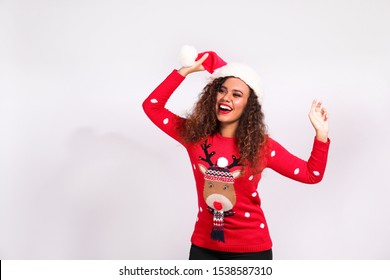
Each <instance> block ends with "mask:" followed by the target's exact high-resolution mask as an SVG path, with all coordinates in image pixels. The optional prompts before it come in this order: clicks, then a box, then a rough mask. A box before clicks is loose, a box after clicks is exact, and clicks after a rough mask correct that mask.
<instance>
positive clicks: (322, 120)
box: [309, 100, 329, 142]
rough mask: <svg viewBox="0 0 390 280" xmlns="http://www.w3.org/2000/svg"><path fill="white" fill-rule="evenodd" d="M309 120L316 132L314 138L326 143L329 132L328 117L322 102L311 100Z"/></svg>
mask: <svg viewBox="0 0 390 280" xmlns="http://www.w3.org/2000/svg"><path fill="white" fill-rule="evenodd" d="M309 119H310V122H311V124H312V125H313V127H314V129H315V130H316V138H317V139H318V140H319V141H322V142H327V141H328V132H329V116H328V111H327V110H326V109H325V108H324V107H322V102H321V101H317V100H313V103H312V104H311V109H310V112H309Z"/></svg>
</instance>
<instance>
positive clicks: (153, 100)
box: [150, 98, 158, 103]
mask: <svg viewBox="0 0 390 280" xmlns="http://www.w3.org/2000/svg"><path fill="white" fill-rule="evenodd" d="M150 102H152V103H157V102H158V100H157V99H155V98H153V99H152V100H150Z"/></svg>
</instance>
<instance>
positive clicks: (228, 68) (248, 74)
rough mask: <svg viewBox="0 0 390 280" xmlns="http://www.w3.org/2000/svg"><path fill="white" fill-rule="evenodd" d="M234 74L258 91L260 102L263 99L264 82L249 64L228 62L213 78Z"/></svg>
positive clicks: (217, 70)
mask: <svg viewBox="0 0 390 280" xmlns="http://www.w3.org/2000/svg"><path fill="white" fill-rule="evenodd" d="M227 76H233V77H236V78H239V79H241V80H242V81H243V82H245V83H246V84H247V85H248V86H249V87H251V88H252V89H253V90H254V92H255V93H256V95H257V97H258V99H259V102H260V104H262V101H263V84H262V82H261V80H260V77H259V75H258V74H257V73H256V72H255V71H254V70H253V69H252V68H250V67H249V66H247V65H245V64H241V63H228V64H227V65H225V66H222V67H220V68H218V69H216V70H215V71H214V73H213V74H212V75H211V79H212V80H214V79H215V78H221V77H227Z"/></svg>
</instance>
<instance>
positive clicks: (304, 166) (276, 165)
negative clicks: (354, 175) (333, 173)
mask: <svg viewBox="0 0 390 280" xmlns="http://www.w3.org/2000/svg"><path fill="white" fill-rule="evenodd" d="M268 140H269V146H268V156H267V158H268V160H267V167H269V168H271V169H273V170H274V171H276V172H278V173H280V174H281V175H283V176H286V177H288V178H291V179H293V180H296V181H299V182H302V183H306V184H316V183H319V182H320V181H321V180H322V178H323V176H324V173H325V168H326V162H327V158H328V150H329V145H330V140H329V139H328V141H327V142H326V143H324V142H321V141H318V140H317V139H314V143H313V149H312V152H311V155H310V157H309V159H308V160H307V161H305V160H302V159H300V158H298V157H296V156H294V155H292V154H291V153H290V152H288V151H287V150H286V149H285V148H284V147H283V146H282V145H280V144H279V143H278V142H276V141H275V140H273V139H271V138H269V139H268Z"/></svg>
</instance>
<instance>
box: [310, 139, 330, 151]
mask: <svg viewBox="0 0 390 280" xmlns="http://www.w3.org/2000/svg"><path fill="white" fill-rule="evenodd" d="M329 145H330V139H329V138H328V141H326V142H322V141H320V140H318V139H317V138H316V137H314V146H315V147H316V148H318V149H320V150H323V151H327V150H328V149H329Z"/></svg>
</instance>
